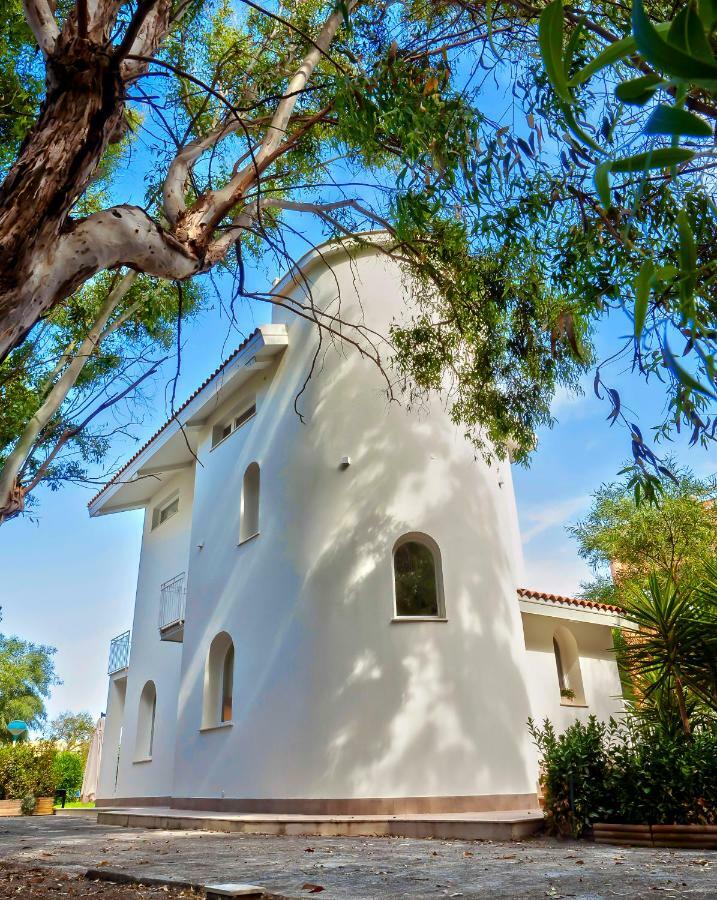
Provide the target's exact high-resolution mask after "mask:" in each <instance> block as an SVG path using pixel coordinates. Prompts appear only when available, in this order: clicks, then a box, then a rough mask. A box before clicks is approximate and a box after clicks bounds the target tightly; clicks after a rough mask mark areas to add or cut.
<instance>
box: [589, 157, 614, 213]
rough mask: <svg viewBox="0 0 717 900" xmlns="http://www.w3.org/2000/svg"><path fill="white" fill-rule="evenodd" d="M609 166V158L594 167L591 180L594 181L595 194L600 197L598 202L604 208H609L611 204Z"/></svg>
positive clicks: (610, 164) (610, 163)
mask: <svg viewBox="0 0 717 900" xmlns="http://www.w3.org/2000/svg"><path fill="white" fill-rule="evenodd" d="M611 166H612V162H611V160H608V161H607V162H604V163H602V164H601V165H599V166H598V167H597V168H596V169H595V175H594V176H593V181H594V182H595V190H596V191H597V195H598V197H599V198H600V202H601V203H602V205H603V206H604V207H605V209H606V210H608V209H610V206H611V205H612V200H611V197H610V168H611Z"/></svg>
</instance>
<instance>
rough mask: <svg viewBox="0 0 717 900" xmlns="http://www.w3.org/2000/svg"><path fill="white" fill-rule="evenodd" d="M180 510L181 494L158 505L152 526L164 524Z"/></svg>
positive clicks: (153, 513) (154, 511) (153, 514)
mask: <svg viewBox="0 0 717 900" xmlns="http://www.w3.org/2000/svg"><path fill="white" fill-rule="evenodd" d="M178 512H179V496H176V497H173V498H172V499H171V500H169V501H168V502H166V503H163V504H159V506H156V507H155V508H154V510H153V512H152V528H157V527H158V526H159V525H163V524H164V523H165V522H166V521H167V519H171V518H172V516H174V515H176V514H177V513H178Z"/></svg>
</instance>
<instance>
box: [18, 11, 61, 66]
mask: <svg viewBox="0 0 717 900" xmlns="http://www.w3.org/2000/svg"><path fill="white" fill-rule="evenodd" d="M22 6H23V10H24V12H25V19H26V20H27V24H28V25H29V26H30V30H31V31H32V33H33V35H34V36H35V40H36V41H37V43H38V45H39V47H40V50H42V52H43V54H44V56H45V57H48V56H50V55H51V54H52V52H53V50H54V49H55V45H56V44H57V39H58V37H59V36H60V29H59V26H58V24H57V22H56V21H55V17H54V15H53V14H52V8H51V6H50V4H49V3H48V0H23V3H22Z"/></svg>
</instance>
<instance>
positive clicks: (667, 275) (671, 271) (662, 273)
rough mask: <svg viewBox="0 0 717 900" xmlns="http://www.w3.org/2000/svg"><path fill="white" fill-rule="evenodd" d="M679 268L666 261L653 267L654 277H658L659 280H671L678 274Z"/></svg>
mask: <svg viewBox="0 0 717 900" xmlns="http://www.w3.org/2000/svg"><path fill="white" fill-rule="evenodd" d="M679 272H680V270H679V269H678V268H677V266H673V265H671V264H670V263H667V264H666V265H664V266H658V267H657V268H656V269H655V278H658V279H659V280H660V281H672V279H673V278H674V277H675V276H676V275H678V274H679Z"/></svg>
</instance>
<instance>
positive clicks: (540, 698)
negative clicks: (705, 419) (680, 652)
mask: <svg viewBox="0 0 717 900" xmlns="http://www.w3.org/2000/svg"><path fill="white" fill-rule="evenodd" d="M331 262H332V271H327V270H326V269H325V268H317V269H314V270H311V271H309V272H308V276H307V277H308V279H309V281H310V282H311V284H312V292H313V300H314V302H315V303H316V304H317V306H318V307H320V308H323V309H328V310H330V311H332V312H333V313H337V312H338V309H339V304H338V301H337V297H338V295H339V294H340V312H341V316H342V318H343V319H344V320H345V321H357V319H358V318H359V317H360V315H361V309H363V313H364V314H365V319H366V324H367V326H369V327H370V328H373V329H375V330H376V331H378V332H383V333H386V331H387V329H388V325H389V323H390V322H391V320H392V319H393V317H394V316H397V315H399V314H400V312H401V310H402V309H403V308H404V285H403V284H402V279H401V274H400V272H399V270H398V269H397V268H396V267H395V265H394V264H393V263H391V262H390V261H388V260H387V259H386V258H385V257H384V256H382V255H381V254H380V253H378V252H376V251H369V252H365V251H364V252H362V253H361V255H360V258H355V259H354V260H353V262H350V261H349V260H347V259H346V258H343V259H342V258H341V257H338V258H337V257H336V256H334V257H333V258H332V261H331ZM281 291H282V293H283V294H285V295H286V294H289V293H291V292H292V291H293V292H294V295H295V296H296V297H297V298H298V299H299V301H300V302H305V300H306V298H305V296H304V295H303V293H302V290H301V288H300V287H297V286H296V285H294V286H293V287H292V286H288V287H287V286H286V285H283V286H281ZM275 313H276V314H275V319H276V321H277V322H284V323H286V325H287V327H288V330H289V345H288V348H287V349H286V350H285V352H284V354H283V356H280V357H279V358H278V361H277V362H275V363H274V364H273V368H271V369H268V370H262V371H258V372H257V374H256V375H254V376H253V378H251V379H250V380H249V381H248V382H246V383H245V384H244V385H243V387H242V388H241V389H240V390H239V391H238V392H236V393H235V394H234V395H233V396H231V397H229V398H228V399H226V400H224V401H223V403H222V405H221V406H219V407H217V408H216V409H215V410H213V412H212V414H211V415H210V417H209V418H208V419H207V420H206V421H205V422H204V423H203V424H202V425H200V426H198V430H196V431H193V432H192V435H193V436H194V435H198V439H199V445H198V447H199V448H198V458H199V463H198V464H197V465H195V466H192V467H191V468H188V469H185V470H182V471H180V472H179V473H178V474H177V475H176V476H175V477H174V478H172V479H171V480H170V481H166V482H164V483H162V485H161V487H160V488H159V489H158V491H157V493H156V495H155V496H154V497H153V498H152V501H151V503H150V504H149V506H148V510H147V514H146V517H145V529H144V539H143V546H142V555H141V562H140V572H139V579H138V588H137V601H136V609H135V618H134V625H133V635H132V653H131V659H130V666H129V674H128V677H127V682H126V702H125V707H124V717H123V720H122V721H123V725H122V752H121V754H120V766H119V778H118V784H117V792H116V796H117V797H125V798H142V797H167V796H170V795H171V796H172V797H174V798H179V799H181V798H215V799H216V798H228V799H231V798H238V799H262V798H269V799H296V798H307V799H351V798H381V797H389V798H390V797H415V796H419V797H426V796H429V797H431V796H438V797H441V796H442V797H446V796H448V797H450V796H476V795H500V794H504V795H526V794H533V795H534V793H535V788H536V773H537V759H536V755H535V752H534V748H533V747H532V745H531V742H530V737H529V734H528V731H527V727H526V723H527V720H528V718H529V716H531V715H532V716H533V717H534V718H536V719H542V718H544V717H545V716H549V717H550V718H551V719H552V720H553V721H554V722H555V724H556V726H557V727H558V728H562V727H564V726H565V725H567V724H569V723H570V721H573V720H574V718H575V717H576V716H580V717H584V716H585V715H587V714H588V713H590V712H595V713H596V714H597V715H599V716H601V717H607V716H608V715H610V714H614V713H615V712H617V711H618V710H619V709H620V708H621V702H620V701H619V700H617V699H612V698H615V697H617V695H618V694H619V679H618V677H617V669H616V666H615V663H614V659H613V657H612V655H611V654H610V653H609V650H608V648H609V645H610V633H609V628H608V627H607V626H602V625H596V624H594V623H586V622H577V623H572V622H571V623H561V624H566V625H568V626H569V627H570V628H571V629H572V630H573V633H574V635H575V637H576V639H577V641H578V645H579V647H580V652H581V666H582V674H583V684H584V688H585V694H586V700H587V704H588V707H587V709H577V708H575V707H572V708H570V707H564V706H561V704H560V696H559V689H558V686H557V675H556V670H555V660H554V656H553V652H552V634H553V629H554V628H555V625H556V621H555V619H550V618H548V617H546V616H541V615H535V614H523V615H521V611H520V607H519V604H518V601H517V597H516V587H517V586H518V585H519V584H520V583H521V582H522V571H523V570H522V553H521V544H520V537H519V531H518V523H517V515H516V509H515V498H514V493H513V486H512V480H511V472H510V466H509V465H508V464H507V463H506V464H501V465H497V466H493V467H489V466H487V465H486V464H485V463H484V462H483V460H482V459H481V458H476V456H475V453H474V451H473V448H472V447H471V445H470V444H469V443H468V442H467V441H466V440H465V438H464V436H463V433H462V430H461V429H460V428H456V427H455V426H454V425H453V424H452V423H451V422H450V419H449V417H448V415H447V413H446V412H445V410H444V409H443V408H442V407H441V404H440V402H438V401H437V400H434V401H433V402H432V403H430V405H429V406H427V407H426V408H425V409H423V408H422V409H415V410H412V411H409V410H408V409H407V408H406V406H405V404H404V405H400V404H398V403H389V401H388V399H387V397H386V393H385V382H384V381H383V379H382V377H381V375H380V373H379V371H378V370H377V369H376V367H375V366H374V365H373V364H372V363H371V362H370V361H368V360H366V359H362V358H361V357H360V355H359V354H358V352H356V351H355V350H354V349H352V348H350V347H348V346H347V345H346V344H343V345H341V344H339V343H336V344H332V342H331V341H330V340H328V339H326V338H325V340H324V344H323V347H322V350H321V353H320V356H319V358H318V360H317V368H316V373H315V375H314V377H313V378H312V379H311V381H310V382H309V383H308V386H307V388H306V390H305V391H304V392H303V394H302V395H301V397H300V398H299V400H298V404H299V409H300V412H301V413H302V415H303V417H304V422H303V423H302V422H301V421H300V420H299V418H298V417H297V415H296V413H295V412H294V408H293V405H294V400H295V398H296V397H297V395H298V394H299V393H300V391H301V389H302V386H303V385H304V382H305V379H306V374H307V372H308V370H309V367H310V366H311V364H312V359H313V356H314V352H315V350H316V347H317V331H316V328H315V326H314V325H313V324H312V323H311V322H307V321H305V320H304V319H301V318H298V317H294V316H292V315H291V314H290V313H288V312H286V311H284V310H280V309H277V310H275ZM334 325H335V323H334ZM349 333H350V332H349ZM382 355H383V357H384V359H385V358H387V356H388V353H387V348H385V347H384V348H383V353H382ZM253 399H255V400H256V406H257V412H256V416H255V417H254V418H253V419H251V420H250V421H249V422H247V423H246V424H245V425H243V426H242V427H241V428H240V429H239V430H237V431H236V432H235V433H234V434H232V435H230V436H229V437H228V438H226V439H225V440H224V441H223V442H221V443H220V444H219V445H218V446H216V447H214V449H212V446H211V444H212V430H213V428H214V426H215V425H217V424H219V423H223V422H224V421H226V420H227V418H228V417H229V416H230V414H232V413H235V412H239V411H240V410H241V409H242V408H243V407H244V406H245V405H246V404H247V403H249V402H251V400H253ZM345 456H348V457H350V458H351V465H350V466H349V467H348V468H345V469H342V468H340V466H339V462H340V460H341V458H342V457H345ZM252 462H256V463H258V464H259V466H260V470H261V487H260V521H259V529H260V533H259V535H258V536H257V537H256V538H254V539H252V540H250V541H247V542H246V543H243V544H241V545H240V544H239V543H238V541H239V516H240V496H241V487H242V480H243V476H244V472H245V470H246V468H247V466H248V465H249V464H250V463H252ZM145 463H146V461H145ZM195 479H196V480H195ZM175 490H179V492H180V511H179V513H178V514H177V515H176V516H174V517H173V518H171V519H170V520H169V521H168V522H166V523H165V524H164V525H162V526H160V527H159V528H157V529H155V530H152V529H151V521H152V509H153V508H154V507H155V506H156V505H157V504H158V503H160V502H162V500H163V499H164V498H167V497H170V496H171V495H172V494H173V493H174V491H175ZM113 502H114V501H113ZM407 532H422V533H425V534H427V535H429V536H430V537H431V538H432V539H433V540H434V541H435V542H436V543H437V544H438V547H439V548H440V554H441V558H442V574H443V585H444V594H445V610H446V621H427V622H408V621H399V622H395V621H393V618H394V593H393V567H392V549H393V547H394V545H395V543H396V541H397V540H398V539H399V538H400V537H401V536H402V535H404V534H406V533H407ZM182 571H184V572H186V573H187V612H186V623H185V629H184V642H183V643H182V644H178V643H171V642H166V641H160V639H159V634H158V630H157V615H158V605H159V596H160V591H159V589H160V585H161V584H162V583H163V582H164V581H167V580H168V579H170V578H172V577H173V576H175V575H177V574H178V573H180V572H182ZM219 632H227V633H228V634H229V635H231V637H232V639H233V642H234V647H235V667H234V697H233V721H232V723H231V724H230V725H228V726H224V727H221V728H217V729H214V730H200V729H201V725H202V699H203V692H204V691H203V686H204V675H205V663H206V657H207V653H208V650H209V646H210V643H211V641H212V639H213V638H214V637H215V635H217V634H218V633H219ZM526 648H527V649H526ZM149 679H151V680H153V681H154V683H155V685H156V689H157V714H156V725H155V741H154V752H153V758H152V761H151V762H142V763H137V762H135V761H134V747H135V739H136V723H137V708H138V703H139V697H140V694H141V691H142V688H143V686H144V684H145V683H146V681H147V680H149ZM114 689H115V691H116V688H114ZM112 691H113V687H112V686H111V688H110V702H109V704H108V722H107V732H106V733H107V734H110V735H115V737H114V738H112V740H116V739H117V736H118V734H119V728H118V725H117V722H118V720H119V713H117V710H119V708H120V706H121V704H120V703H119V700H118V695H116V694H112ZM105 768H106V769H107V772H106V773H105ZM102 778H103V781H102V783H103V785H109V783H110V780H112V781H113V780H114V772H112V773H111V777H110V772H109V765H107V766H103V776H102ZM101 795H102V796H103V797H105V798H107V799H111V797H110V795H109V794H108V793H107V792H106V788H105V787H103V788H102V793H101Z"/></svg>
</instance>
